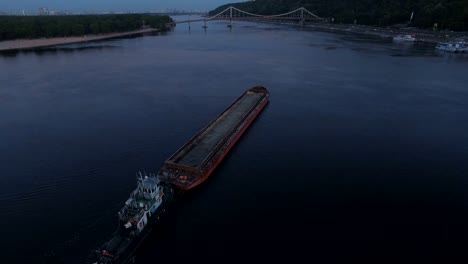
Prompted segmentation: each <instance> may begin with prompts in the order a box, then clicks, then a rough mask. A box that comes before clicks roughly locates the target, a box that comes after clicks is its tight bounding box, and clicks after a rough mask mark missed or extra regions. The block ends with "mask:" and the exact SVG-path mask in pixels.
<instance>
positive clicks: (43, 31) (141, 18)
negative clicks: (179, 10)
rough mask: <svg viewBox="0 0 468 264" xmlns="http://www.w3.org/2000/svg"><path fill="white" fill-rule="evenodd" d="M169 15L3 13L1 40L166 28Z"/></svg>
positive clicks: (169, 19) (0, 20)
mask: <svg viewBox="0 0 468 264" xmlns="http://www.w3.org/2000/svg"><path fill="white" fill-rule="evenodd" d="M171 21H172V20H171V18H170V17H169V16H154V15H145V14H123V15H74V16H0V40H10V39H25V38H28V39H30V38H42V37H46V38H50V37H66V36H82V35H88V34H102V33H113V32H125V31H132V30H138V29H141V28H142V27H143V26H145V27H152V28H157V29H164V28H165V24H166V23H168V22H171Z"/></svg>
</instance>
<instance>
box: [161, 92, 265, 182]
mask: <svg viewBox="0 0 468 264" xmlns="http://www.w3.org/2000/svg"><path fill="white" fill-rule="evenodd" d="M268 102H269V93H268V90H267V89H266V88H264V87H261V86H257V87H254V88H252V89H249V90H247V91H246V92H245V93H243V94H242V95H241V96H240V97H239V98H238V99H237V100H236V101H235V102H234V103H232V104H231V105H230V106H229V107H228V108H227V109H226V110H224V111H223V112H222V113H221V114H220V115H219V116H218V117H216V118H215V119H214V120H213V121H212V122H211V123H209V124H208V125H207V126H206V127H205V128H203V129H202V130H201V131H200V132H198V133H197V134H196V135H195V136H194V137H193V138H191V139H190V140H189V141H188V142H187V143H186V144H185V145H183V146H182V147H181V148H180V149H179V150H177V151H176V152H175V153H174V154H173V155H172V156H171V157H170V158H169V159H168V160H167V161H166V162H165V163H164V165H163V166H162V168H161V170H160V171H159V173H158V176H159V177H160V179H162V180H164V181H168V182H170V183H172V184H173V185H174V186H175V187H177V188H179V189H182V190H188V189H191V188H193V187H195V186H197V185H198V184H200V183H202V182H203V181H205V180H206V179H207V178H208V177H209V176H210V175H211V173H212V172H213V171H214V169H215V168H216V167H217V166H218V165H219V164H220V162H221V161H222V160H223V158H224V157H225V156H226V155H227V154H228V152H229V151H230V149H231V148H232V147H233V146H234V145H235V144H236V142H237V141H238V140H239V138H240V137H241V136H242V134H243V133H244V132H245V131H246V130H247V128H248V127H249V126H250V124H251V123H252V122H253V121H254V120H255V118H256V117H257V116H258V115H259V114H260V112H262V110H263V109H264V107H265V106H266V105H267V104H268Z"/></svg>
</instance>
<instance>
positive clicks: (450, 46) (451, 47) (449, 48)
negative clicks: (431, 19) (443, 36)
mask: <svg viewBox="0 0 468 264" xmlns="http://www.w3.org/2000/svg"><path fill="white" fill-rule="evenodd" d="M435 48H436V49H437V50H440V51H446V52H452V53H460V52H468V46H467V45H466V43H465V42H463V41H457V42H441V43H439V44H437V46H436V47H435Z"/></svg>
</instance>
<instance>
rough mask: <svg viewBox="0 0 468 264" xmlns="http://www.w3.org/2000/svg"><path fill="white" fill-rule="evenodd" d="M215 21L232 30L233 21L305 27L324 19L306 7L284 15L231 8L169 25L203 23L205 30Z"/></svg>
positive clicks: (169, 24)
mask: <svg viewBox="0 0 468 264" xmlns="http://www.w3.org/2000/svg"><path fill="white" fill-rule="evenodd" d="M213 20H229V21H230V24H229V25H228V27H231V28H232V21H236V20H237V21H263V22H268V21H270V22H296V23H300V24H301V25H303V24H304V23H305V22H306V21H314V22H317V21H323V20H324V19H323V18H321V17H319V16H317V15H316V14H314V13H312V12H310V11H309V10H307V9H306V8H304V7H300V8H298V9H296V10H293V11H290V12H287V13H283V14H277V15H259V14H253V13H250V12H246V11H243V10H240V9H239V8H236V7H233V6H230V7H228V8H226V9H224V10H223V11H221V12H219V13H218V14H216V15H214V16H208V17H205V18H201V19H189V20H181V21H174V22H171V23H168V24H167V25H168V26H175V25H176V24H184V23H188V24H189V26H190V23H191V22H201V21H203V22H204V23H205V24H204V26H203V28H207V26H206V22H207V21H213Z"/></svg>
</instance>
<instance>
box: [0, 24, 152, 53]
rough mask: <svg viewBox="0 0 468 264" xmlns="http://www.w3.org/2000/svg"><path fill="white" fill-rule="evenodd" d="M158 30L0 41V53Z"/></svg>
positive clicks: (149, 30) (149, 31)
mask: <svg viewBox="0 0 468 264" xmlns="http://www.w3.org/2000/svg"><path fill="white" fill-rule="evenodd" d="M158 31H159V30H158V29H151V28H150V29H141V30H135V31H129V32H120V33H109V34H101V35H88V36H82V37H63V38H42V39H16V40H7V41H0V52H2V51H15V50H24V49H35V48H43V47H49V46H56V45H64V44H74V43H83V42H92V41H99V40H106V39H112V38H119V37H126V36H132V35H138V34H144V33H151V32H158Z"/></svg>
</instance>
